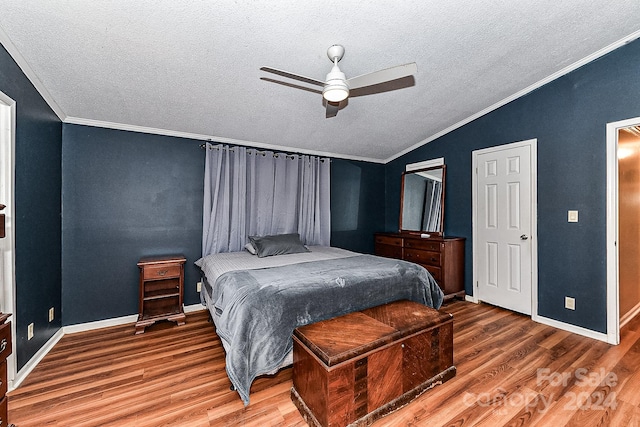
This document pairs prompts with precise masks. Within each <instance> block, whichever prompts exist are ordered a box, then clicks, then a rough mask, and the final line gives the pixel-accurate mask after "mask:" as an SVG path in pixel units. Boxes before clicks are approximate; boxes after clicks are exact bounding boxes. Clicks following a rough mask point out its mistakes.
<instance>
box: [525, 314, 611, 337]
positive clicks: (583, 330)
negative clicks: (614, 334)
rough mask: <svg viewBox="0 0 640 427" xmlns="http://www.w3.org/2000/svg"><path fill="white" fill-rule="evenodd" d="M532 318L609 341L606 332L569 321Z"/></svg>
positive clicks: (541, 317)
mask: <svg viewBox="0 0 640 427" xmlns="http://www.w3.org/2000/svg"><path fill="white" fill-rule="evenodd" d="M532 320H533V321H534V322H538V323H542V324H543V325H547V326H553V327H554V328H558V329H562V330H563V331H567V332H571V333H574V334H578V335H582V336H583V337H587V338H593V339H595V340H598V341H604V342H609V336H608V335H607V334H603V333H602V332H596V331H592V330H591V329H587V328H583V327H581V326H576V325H572V324H570V323H564V322H560V321H558V320H554V319H549V318H547V317H543V316H535V317H532ZM610 344H611V343H610Z"/></svg>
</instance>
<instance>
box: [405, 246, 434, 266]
mask: <svg viewBox="0 0 640 427" xmlns="http://www.w3.org/2000/svg"><path fill="white" fill-rule="evenodd" d="M404 259H405V260H407V261H411V262H415V263H416V264H428V265H435V266H437V267H439V266H440V252H431V251H423V250H420V249H409V248H405V250H404Z"/></svg>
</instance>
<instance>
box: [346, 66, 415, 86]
mask: <svg viewBox="0 0 640 427" xmlns="http://www.w3.org/2000/svg"><path fill="white" fill-rule="evenodd" d="M416 72H418V66H417V65H416V63H415V62H411V63H409V64H404V65H397V66H395V67H391V68H385V69H384V70H379V71H374V72H373V73H368V74H362V75H360V76H356V77H353V78H350V79H349V80H347V84H348V85H349V89H357V88H360V87H365V86H372V85H377V84H380V83H384V82H388V81H390V80H396V79H401V78H402V77H407V76H410V75H413V74H415V73H416Z"/></svg>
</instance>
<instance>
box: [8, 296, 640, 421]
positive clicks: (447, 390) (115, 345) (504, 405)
mask: <svg viewBox="0 0 640 427" xmlns="http://www.w3.org/2000/svg"><path fill="white" fill-rule="evenodd" d="M443 310H445V311H448V312H450V313H453V315H454V363H455V365H456V367H457V370H458V374H457V376H456V377H455V378H453V379H451V380H450V381H448V382H447V383H445V384H443V385H440V386H437V387H436V388H434V389H432V390H430V391H428V392H426V393H425V394H423V395H422V396H420V397H419V398H417V399H416V400H415V401H413V402H412V403H411V404H409V405H407V406H405V407H404V408H402V409H400V410H399V411H397V412H395V413H393V414H391V415H389V416H387V417H385V418H383V419H381V420H379V421H377V422H376V423H375V424H374V426H377V427H382V426H440V425H442V426H476V425H477V426H492V427H497V426H534V425H536V426H554V427H555V426H563V425H568V426H580V427H587V426H596V425H598V426H607V425H609V426H631V425H639V424H640V406H639V404H640V319H636V320H634V321H632V322H631V323H629V324H628V325H627V326H625V327H624V328H623V330H622V331H621V344H620V345H619V346H610V345H608V344H606V343H603V342H600V341H595V340H592V339H589V338H585V337H581V336H578V335H574V334H571V333H568V332H564V331H561V330H558V329H554V328H551V327H549V326H544V325H541V324H538V323H534V322H532V321H531V320H530V319H529V318H528V317H526V316H522V315H519V314H515V313H512V312H510V311H507V310H503V309H500V308H496V307H492V306H490V305H484V304H480V305H476V304H473V303H469V302H464V301H453V302H450V303H448V304H446V305H445V306H443ZM134 332H135V326H134V324H133V323H132V324H130V325H125V326H117V327H111V328H105V329H101V330H98V331H91V332H82V333H77V334H70V335H66V336H65V337H63V338H62V340H61V341H60V342H59V343H58V344H56V346H55V347H54V348H53V350H52V351H51V352H50V353H49V354H48V355H47V356H46V357H45V358H44V359H43V360H42V362H41V363H40V364H39V365H38V366H37V367H36V368H35V369H34V371H33V372H32V373H31V374H30V375H29V376H28V377H27V378H26V380H25V381H24V382H23V384H22V385H21V386H20V387H19V388H18V389H16V390H14V391H12V392H11V393H9V419H10V421H11V422H13V423H15V424H16V426H17V427H29V426H65V427H80V426H119V427H123V426H136V427H138V426H139V427H143V426H149V427H158V426H198V427H199V426H232V425H238V426H305V425H306V424H305V422H304V421H303V420H302V417H301V416H300V415H299V413H298V411H297V409H296V407H295V406H294V405H293V403H292V402H291V398H290V394H289V393H290V388H291V384H292V382H291V369H290V368H289V369H284V370H282V371H280V372H279V373H278V374H277V375H275V376H271V377H264V378H259V379H258V380H256V381H255V382H254V384H253V387H252V389H251V404H250V405H249V406H248V407H246V408H245V407H244V406H243V404H242V402H241V401H240V399H239V398H238V396H237V393H235V392H232V391H230V390H229V385H230V383H229V380H228V379H227V376H226V373H225V370H224V354H223V349H222V345H221V343H220V340H219V338H218V337H217V336H216V334H215V332H214V329H213V326H212V325H211V323H208V322H207V314H206V312H205V311H200V312H196V313H190V314H188V315H187V324H186V325H183V326H179V327H176V326H175V324H173V323H161V324H158V325H155V326H153V327H150V328H148V330H147V332H146V333H144V334H142V335H134Z"/></svg>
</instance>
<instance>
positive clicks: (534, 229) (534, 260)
mask: <svg viewBox="0 0 640 427" xmlns="http://www.w3.org/2000/svg"><path fill="white" fill-rule="evenodd" d="M523 146H528V147H530V149H531V165H530V173H531V176H530V178H531V200H530V202H531V225H530V227H531V318H532V319H533V320H536V321H537V320H538V140H537V139H528V140H525V141H519V142H513V143H510V144H503V145H498V146H494V147H488V148H483V149H481V150H475V151H473V152H472V153H471V156H472V169H471V176H472V178H471V182H472V184H471V186H472V191H471V199H472V200H471V206H472V214H471V226H472V247H473V249H472V253H473V296H472V297H470V298H467V299H468V300H471V301H473V302H475V303H477V302H479V301H478V248H477V241H478V238H477V237H478V236H477V234H478V231H477V224H476V222H477V217H478V208H477V207H478V173H477V172H478V156H479V155H481V154H487V153H492V152H496V151H502V150H505V149H510V148H518V147H523Z"/></svg>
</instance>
